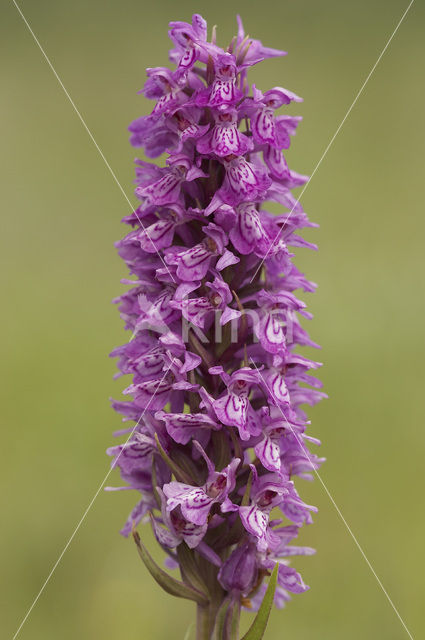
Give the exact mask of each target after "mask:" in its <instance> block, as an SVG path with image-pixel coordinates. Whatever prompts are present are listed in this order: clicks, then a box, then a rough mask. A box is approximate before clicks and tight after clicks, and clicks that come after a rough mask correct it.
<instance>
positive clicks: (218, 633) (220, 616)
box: [214, 598, 231, 640]
mask: <svg viewBox="0 0 425 640" xmlns="http://www.w3.org/2000/svg"><path fill="white" fill-rule="evenodd" d="M230 604H231V600H230V599H229V598H226V599H225V600H224V601H223V603H222V604H221V606H220V608H219V610H218V611H217V616H216V619H215V627H214V640H222V639H223V635H224V625H225V624H226V616H227V612H228V610H229V607H230Z"/></svg>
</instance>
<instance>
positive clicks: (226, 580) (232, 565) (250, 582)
mask: <svg viewBox="0 0 425 640" xmlns="http://www.w3.org/2000/svg"><path fill="white" fill-rule="evenodd" d="M257 574H258V559H257V552H256V550H255V547H253V546H252V545H250V544H247V543H246V544H243V545H241V546H240V547H236V549H234V551H232V553H231V554H230V556H229V558H228V559H227V560H226V562H224V563H223V565H222V567H221V569H220V571H219V572H218V580H219V582H220V584H221V586H222V587H223V589H225V590H226V591H239V592H240V593H241V594H242V595H244V596H247V595H248V593H249V592H250V591H251V590H252V588H253V587H254V585H255V582H256V580H257Z"/></svg>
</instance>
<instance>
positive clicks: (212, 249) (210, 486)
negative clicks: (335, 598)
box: [108, 14, 324, 640]
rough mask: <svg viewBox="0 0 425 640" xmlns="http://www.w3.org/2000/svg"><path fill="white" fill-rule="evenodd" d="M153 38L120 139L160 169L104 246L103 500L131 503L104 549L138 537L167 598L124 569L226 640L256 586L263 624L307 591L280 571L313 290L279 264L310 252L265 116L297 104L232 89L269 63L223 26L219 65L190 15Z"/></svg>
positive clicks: (308, 395) (307, 441) (296, 520)
mask: <svg viewBox="0 0 425 640" xmlns="http://www.w3.org/2000/svg"><path fill="white" fill-rule="evenodd" d="M169 36H170V38H171V40H172V43H173V48H172V50H171V51H170V55H169V59H170V61H171V63H172V65H174V67H175V68H174V69H169V68H166V67H153V68H150V69H148V70H147V80H146V83H145V85H144V87H143V89H142V93H143V95H144V96H145V97H146V98H148V99H150V100H152V101H153V109H152V111H151V113H150V114H148V115H143V116H141V117H140V118H138V119H136V120H135V121H134V122H133V123H132V124H131V125H130V127H129V130H130V134H131V137H130V142H131V144H132V145H134V146H136V147H142V148H143V150H144V153H145V157H147V158H158V157H159V156H161V155H162V154H164V153H165V154H166V155H167V157H166V160H165V163H164V164H165V166H158V165H157V164H154V163H153V162H149V161H147V160H139V159H138V160H136V190H135V193H136V196H137V198H138V199H139V204H138V206H137V208H136V209H135V211H134V212H132V213H131V214H130V215H128V216H126V217H125V218H124V220H123V222H124V223H125V224H127V225H128V227H129V232H128V233H127V235H126V236H125V237H124V238H123V239H122V240H120V241H119V242H118V243H117V249H118V253H119V255H120V256H121V257H122V259H123V260H124V262H125V263H126V265H127V267H128V269H129V272H130V276H131V279H126V280H123V282H124V283H125V284H129V285H130V290H129V291H127V292H126V293H123V294H122V295H121V296H119V298H117V300H116V301H115V302H116V303H117V304H118V308H119V311H120V314H121V317H122V319H123V320H124V323H125V328H126V329H128V330H129V331H130V332H131V338H130V340H129V341H128V343H126V344H124V345H122V346H120V347H118V348H116V349H115V350H114V351H113V352H112V354H111V355H112V356H113V357H117V358H118V370H119V373H118V374H117V377H118V376H123V375H125V376H131V381H130V383H129V384H128V385H127V388H126V389H125V391H124V394H125V395H126V396H130V399H129V400H128V401H114V402H113V407H114V409H115V410H116V411H117V412H118V413H120V414H121V415H122V417H123V421H125V422H129V423H130V425H131V424H133V427H132V426H129V427H127V428H124V429H122V430H121V431H119V432H117V434H116V435H119V436H122V435H126V436H127V438H128V439H127V441H126V442H125V443H124V444H119V445H116V446H114V447H111V448H110V449H108V454H109V455H110V456H111V457H112V459H113V461H112V465H113V467H115V466H117V467H118V468H119V470H120V473H121V477H122V479H123V481H124V486H123V487H118V488H117V489H118V490H121V489H130V490H134V491H136V492H137V494H138V501H137V504H136V506H135V507H134V509H133V511H132V512H131V514H130V516H129V518H128V520H127V522H126V524H125V526H124V528H123V530H122V533H123V534H124V535H128V534H129V533H130V532H131V530H132V528H134V527H135V526H136V525H137V524H138V523H139V522H140V521H141V520H149V519H150V522H151V525H152V528H153V531H154V534H155V537H156V539H157V541H158V543H159V544H160V546H161V547H162V549H163V550H164V551H165V552H166V554H167V556H168V558H167V567H168V568H172V567H179V568H180V573H181V581H179V580H177V579H175V578H174V577H172V576H171V575H169V574H167V573H166V572H164V570H163V569H161V568H160V567H158V566H157V565H156V564H155V563H154V561H153V559H152V558H151V557H150V556H149V554H148V553H147V551H146V549H145V548H144V547H143V545H142V543H141V542H140V538H139V537H138V534H136V533H135V534H134V535H135V540H136V543H137V545H138V547H139V553H140V554H141V556H142V559H143V560H144V562H145V564H146V566H147V567H148V569H149V571H150V572H151V573H152V575H153V576H154V578H155V579H156V580H157V582H158V583H159V584H160V585H161V586H163V588H164V589H166V590H167V591H168V592H169V593H172V594H174V595H179V596H181V597H185V598H189V599H192V600H194V601H196V602H197V604H198V616H199V623H198V631H197V633H198V635H197V640H210V639H211V637H212V635H213V633H214V637H217V638H218V637H220V638H221V637H222V638H223V640H237V638H238V632H237V626H238V625H237V621H238V619H239V613H240V609H241V607H242V606H243V607H246V608H251V609H254V610H255V609H258V607H259V605H260V603H261V599H262V597H263V595H264V593H265V589H266V582H265V578H267V576H269V575H270V574H271V573H272V574H274V575H275V577H276V580H277V587H276V591H275V595H274V601H275V604H276V605H277V606H283V605H284V604H285V602H287V600H288V599H289V597H290V596H289V594H290V593H301V592H303V591H305V590H306V589H307V588H308V587H307V586H306V585H305V584H304V582H303V580H302V578H301V576H300V575H299V573H298V572H297V571H296V570H295V569H294V568H293V567H292V566H290V564H289V563H290V560H291V558H292V556H294V555H310V554H311V553H313V550H312V549H310V548H309V547H299V546H298V547H297V546H294V545H293V544H291V543H292V541H293V540H294V539H295V538H296V537H297V535H298V531H299V528H300V527H302V526H303V525H305V524H309V523H311V522H312V513H314V512H315V511H316V509H315V507H313V506H310V505H308V504H306V503H305V502H304V501H303V500H302V498H301V497H300V495H299V494H298V491H297V488H296V485H295V481H296V478H297V477H301V478H311V474H312V472H314V471H316V470H317V469H318V468H319V466H320V464H321V463H322V462H323V459H322V458H319V457H318V456H317V455H315V454H314V453H311V452H310V451H309V446H311V445H314V446H316V445H319V444H320V442H319V441H318V440H317V439H315V438H313V437H312V436H310V435H308V434H307V433H306V429H307V426H308V425H309V421H308V417H307V415H306V413H305V405H312V404H315V403H316V402H318V401H319V400H321V398H323V397H324V394H323V392H322V391H321V390H320V389H321V383H320V381H319V380H318V379H317V378H316V377H314V376H313V375H311V372H312V371H314V370H316V369H317V368H318V367H319V366H320V363H318V362H315V361H313V360H310V359H308V358H305V357H304V356H302V355H300V354H299V353H298V352H297V349H298V348H299V347H302V346H309V347H317V345H316V344H315V343H314V342H313V341H312V340H311V339H310V337H309V335H308V333H307V331H306V330H305V328H304V327H303V326H302V324H301V319H302V318H303V319H310V318H311V314H310V313H308V312H307V311H306V308H305V304H304V302H302V301H301V300H300V299H299V298H298V297H297V296H298V291H299V290H301V291H307V292H313V291H314V290H315V286H316V285H315V284H314V283H313V282H310V281H309V280H308V279H307V278H306V276H305V275H304V274H303V273H301V272H300V271H299V270H298V269H297V267H296V266H295V264H294V262H293V259H294V255H293V254H292V253H291V250H292V248H293V247H296V248H310V249H315V248H316V247H315V245H313V244H311V243H309V242H307V241H305V240H304V239H303V238H302V237H301V236H300V235H299V232H300V230H302V229H303V228H305V227H312V226H316V225H314V224H313V223H311V222H310V221H309V220H308V217H307V215H306V214H305V213H304V211H303V209H302V206H301V204H300V203H299V202H298V201H297V199H296V198H295V196H294V195H293V193H292V189H294V188H296V187H298V186H300V185H302V184H304V183H305V182H306V180H307V177H306V176H303V175H301V174H298V173H296V172H295V171H293V170H291V169H290V168H289V167H288V164H287V161H286V158H285V155H284V151H285V150H286V149H288V147H289V146H290V143H291V138H292V137H293V136H294V135H295V133H296V129H297V126H298V124H299V122H300V120H301V119H300V118H299V117H296V116H293V115H289V114H288V113H280V111H279V110H281V109H283V110H284V109H285V107H286V106H287V105H288V104H289V103H291V102H292V103H293V102H300V101H301V98H299V97H298V96H297V95H296V94H295V93H293V92H291V91H289V90H287V89H284V88H282V87H274V88H272V89H268V90H267V89H264V90H261V89H260V88H259V87H258V86H255V85H252V86H250V85H249V84H248V71H249V69H250V67H252V66H253V65H256V64H258V63H259V62H262V61H263V60H265V59H267V58H273V57H277V56H283V55H285V52H284V51H280V50H278V49H270V48H267V47H265V46H263V45H262V43H261V42H260V41H259V40H254V39H251V38H249V37H247V36H245V32H244V28H243V25H242V22H241V20H240V18H239V17H238V31H237V35H235V37H234V38H233V39H232V41H231V43H230V44H229V46H228V47H227V48H225V49H223V48H221V47H220V46H218V45H217V43H216V36H215V30H213V36H212V39H211V41H208V39H207V25H206V22H205V20H204V19H203V18H202V17H201V16H200V15H198V14H195V15H194V16H193V18H192V22H191V23H186V22H179V21H178V22H171V23H170V30H169ZM270 201H274V202H275V203H277V204H278V205H279V206H280V207H281V211H280V213H278V214H274V213H271V212H270V211H268V210H267V209H268V207H267V203H268V202H270ZM278 512H280V514H281V515H282V518H283V519H286V520H287V521H289V522H290V523H291V524H287V523H286V524H285V523H284V520H282V519H279V518H278V517H276V516H275V514H278ZM271 582H272V581H270V583H271ZM262 631H264V629H263V630H262ZM220 634H221V635H220ZM250 637H251V636H250ZM252 637H254V636H252ZM255 637H257V636H255ZM258 637H260V635H258ZM261 637H262V632H261Z"/></svg>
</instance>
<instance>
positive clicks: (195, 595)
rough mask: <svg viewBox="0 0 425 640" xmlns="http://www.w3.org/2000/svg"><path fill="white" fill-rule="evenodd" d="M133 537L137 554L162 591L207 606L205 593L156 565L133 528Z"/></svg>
mask: <svg viewBox="0 0 425 640" xmlns="http://www.w3.org/2000/svg"><path fill="white" fill-rule="evenodd" d="M133 538H134V542H135V543H136V546H137V550H138V552H139V556H140V557H141V558H142V560H143V562H144V564H145V566H146V568H147V570H148V571H149V573H150V574H151V576H152V577H153V578H154V580H156V582H157V583H158V584H159V586H160V587H162V588H163V589H164V591H166V592H167V593H169V594H170V595H172V596H176V597H177V598H185V599H186V600H194V601H195V602H197V603H198V604H200V605H202V606H207V605H208V604H209V601H208V598H207V596H206V595H205V594H203V593H201V592H200V591H198V590H197V589H192V587H189V586H188V585H186V584H184V583H183V582H180V581H179V580H176V579H175V578H173V577H172V576H170V575H168V573H166V572H165V571H164V570H163V569H161V568H160V567H158V565H157V564H156V562H155V561H154V559H153V558H152V556H151V555H150V554H149V552H148V550H147V549H146V547H145V546H144V545H143V543H142V541H141V540H140V536H139V534H138V533H137V531H136V530H135V529H133Z"/></svg>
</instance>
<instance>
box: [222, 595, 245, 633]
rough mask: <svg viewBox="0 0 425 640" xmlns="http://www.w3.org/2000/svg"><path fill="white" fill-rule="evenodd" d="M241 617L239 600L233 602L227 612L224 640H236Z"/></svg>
mask: <svg viewBox="0 0 425 640" xmlns="http://www.w3.org/2000/svg"><path fill="white" fill-rule="evenodd" d="M240 617H241V605H240V602H233V603H232V606H231V607H230V609H229V610H228V612H227V618H226V628H225V630H224V635H223V638H226V640H238V637H239V620H240Z"/></svg>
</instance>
